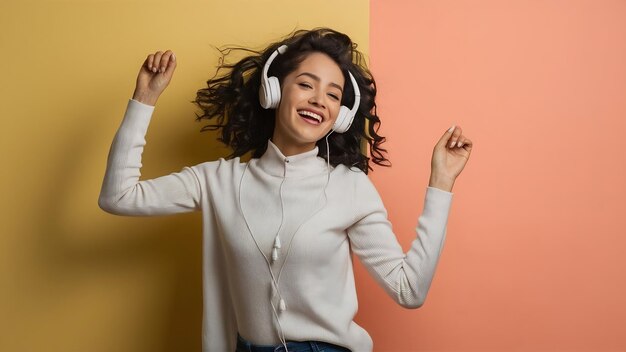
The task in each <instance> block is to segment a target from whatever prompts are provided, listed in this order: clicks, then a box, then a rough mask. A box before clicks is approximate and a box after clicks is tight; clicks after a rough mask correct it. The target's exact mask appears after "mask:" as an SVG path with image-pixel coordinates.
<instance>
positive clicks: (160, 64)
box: [133, 50, 176, 106]
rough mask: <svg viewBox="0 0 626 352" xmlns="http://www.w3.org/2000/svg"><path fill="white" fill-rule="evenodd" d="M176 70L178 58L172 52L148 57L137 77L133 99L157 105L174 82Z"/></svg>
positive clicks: (158, 53)
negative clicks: (158, 100) (161, 96)
mask: <svg viewBox="0 0 626 352" xmlns="http://www.w3.org/2000/svg"><path fill="white" fill-rule="evenodd" d="M175 68H176V57H175V56H174V52H172V51H171V50H167V51H165V52H162V51H157V52H156V53H154V54H150V55H148V57H147V58H146V60H145V61H144V63H143V65H141V69H140V70H139V74H138V75H137V85H136V86H135V92H134V93H133V99H134V100H137V101H140V102H142V103H144V104H147V105H152V106H154V105H156V101H157V99H158V98H159V96H160V95H161V93H163V91H164V90H165V88H167V86H168V85H169V83H170V81H171V80H172V76H173V75H174V69H175Z"/></svg>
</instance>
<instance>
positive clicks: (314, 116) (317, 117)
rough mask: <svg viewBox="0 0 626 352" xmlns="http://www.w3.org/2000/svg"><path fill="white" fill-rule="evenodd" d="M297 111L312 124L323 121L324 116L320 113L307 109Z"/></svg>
mask: <svg viewBox="0 0 626 352" xmlns="http://www.w3.org/2000/svg"><path fill="white" fill-rule="evenodd" d="M297 113H298V115H300V117H301V118H302V119H303V120H304V121H306V122H308V123H310V124H312V125H319V124H321V123H322V117H321V116H320V115H317V114H314V113H312V112H310V111H305V110H300V111H297Z"/></svg>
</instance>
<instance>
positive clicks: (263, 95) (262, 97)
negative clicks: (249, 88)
mask: <svg viewBox="0 0 626 352" xmlns="http://www.w3.org/2000/svg"><path fill="white" fill-rule="evenodd" d="M259 102H260V103H261V107H263V109H267V108H269V107H270V106H269V104H268V103H269V102H270V96H269V90H268V89H267V88H266V87H265V82H264V81H261V86H260V87H259Z"/></svg>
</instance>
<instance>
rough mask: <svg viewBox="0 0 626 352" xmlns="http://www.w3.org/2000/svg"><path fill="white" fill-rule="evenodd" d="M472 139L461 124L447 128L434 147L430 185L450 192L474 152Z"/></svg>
mask: <svg viewBox="0 0 626 352" xmlns="http://www.w3.org/2000/svg"><path fill="white" fill-rule="evenodd" d="M472 146H473V143H472V141H471V140H470V139H469V138H467V137H466V136H464V135H463V130H462V129H461V127H459V126H452V127H451V128H450V129H449V130H447V131H446V132H445V133H444V134H443V136H442V137H441V139H439V142H437V144H436V145H435V148H434V149H433V157H432V159H431V163H430V167H431V171H430V182H429V186H431V187H436V188H440V189H443V190H445V191H448V192H450V191H451V190H452V186H453V185H454V181H455V180H456V178H457V177H458V176H459V174H460V173H461V171H463V168H464V167H465V164H466V163H467V161H468V160H469V156H470V154H471V152H472Z"/></svg>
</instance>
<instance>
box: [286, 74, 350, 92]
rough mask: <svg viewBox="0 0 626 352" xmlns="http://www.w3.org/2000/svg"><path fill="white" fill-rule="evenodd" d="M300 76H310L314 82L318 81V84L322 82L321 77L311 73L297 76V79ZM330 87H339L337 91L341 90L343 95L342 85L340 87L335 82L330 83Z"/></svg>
mask: <svg viewBox="0 0 626 352" xmlns="http://www.w3.org/2000/svg"><path fill="white" fill-rule="evenodd" d="M300 76H309V77H311V78H313V79H314V80H316V81H318V82H319V81H320V78H319V77H317V76H316V75H314V74H312V73H310V72H302V73H301V74H299V75H297V76H296V78H298V77H300ZM330 85H331V86H333V87H337V89H339V91H341V94H343V89H341V86H340V85H338V84H337V83H335V82H330Z"/></svg>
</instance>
